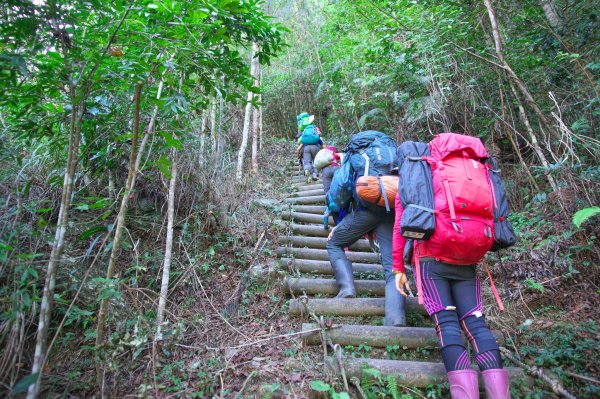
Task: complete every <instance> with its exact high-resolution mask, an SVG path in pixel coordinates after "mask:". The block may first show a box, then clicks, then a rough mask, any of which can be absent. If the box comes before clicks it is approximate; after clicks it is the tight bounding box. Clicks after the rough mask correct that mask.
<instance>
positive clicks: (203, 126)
mask: <svg viewBox="0 0 600 399" xmlns="http://www.w3.org/2000/svg"><path fill="white" fill-rule="evenodd" d="M207 121H208V115H207V112H206V111H203V112H202V122H201V123H200V154H199V156H198V163H199V164H200V165H203V164H204V147H205V145H206V122H207Z"/></svg>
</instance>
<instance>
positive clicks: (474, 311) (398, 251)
mask: <svg viewBox="0 0 600 399" xmlns="http://www.w3.org/2000/svg"><path fill="white" fill-rule="evenodd" d="M488 158H490V157H489V156H488V154H487V152H486V150H485V147H484V146H483V144H482V143H481V141H480V140H479V139H478V138H474V137H469V136H462V135H457V134H452V133H442V134H440V135H438V136H436V137H435V138H434V139H433V140H432V142H430V143H429V144H425V143H414V142H405V143H403V144H402V145H401V146H400V147H399V148H398V162H399V164H400V167H399V169H400V172H399V175H400V177H399V180H400V183H399V190H398V195H397V197H396V205H395V210H396V215H395V226H394V236H393V258H394V266H393V273H394V274H395V280H396V287H397V289H398V291H399V292H400V294H401V295H402V296H403V297H406V296H407V291H408V292H409V293H411V292H410V287H409V284H408V280H407V278H406V274H405V266H404V263H405V262H407V263H411V264H412V265H413V274H414V279H415V282H416V284H417V294H418V297H419V303H423V304H424V306H425V309H426V310H427V313H428V314H429V316H430V317H431V319H432V320H433V322H434V324H435V328H436V332H437V335H438V339H439V343H440V350H441V355H442V360H443V362H444V366H445V368H446V372H447V375H448V380H449V383H450V393H451V395H452V398H453V399H475V398H479V387H478V377H477V371H475V370H471V369H470V368H469V355H468V353H467V351H466V349H465V345H464V343H463V339H462V336H461V329H462V330H463V331H464V332H465V335H466V336H467V338H468V339H469V341H470V343H471V345H472V347H473V351H474V354H475V360H476V362H477V364H478V366H479V368H480V370H481V371H482V375H483V382H484V384H485V389H486V392H487V397H488V398H493V399H507V398H508V399H509V398H510V390H509V382H508V374H507V372H506V370H504V369H503V367H502V358H501V357H500V350H499V347H498V344H497V343H496V339H495V337H494V336H493V335H492V333H491V331H490V329H489V328H488V326H487V325H486V322H485V318H484V314H483V306H482V299H481V282H480V280H479V278H478V277H477V273H476V266H477V264H478V263H479V262H480V261H481V259H482V258H483V255H485V253H486V252H487V251H488V250H490V249H491V248H492V246H494V245H499V246H500V247H506V246H510V245H512V244H511V243H507V244H505V245H503V244H502V243H500V244H499V243H498V242H495V241H494V240H495V239H496V241H498V239H500V236H502V235H503V234H504V233H506V232H507V229H508V228H510V233H512V227H510V225H509V224H508V222H507V221H505V220H504V219H505V218H504V217H503V216H498V215H497V213H496V212H497V211H498V212H501V211H504V212H505V213H506V215H507V212H508V208H507V203H506V198H502V196H504V197H505V194H504V189H503V187H502V186H501V184H500V183H499V175H498V176H493V173H492V172H494V171H493V168H492V167H491V165H490V166H488V163H487V159H488ZM488 171H489V172H488ZM497 172H499V171H497ZM494 173H495V172H494ZM495 179H496V180H497V181H498V184H496V183H495V182H492V181H494V180H495ZM459 204H460V205H459ZM498 204H500V206H498ZM455 205H456V206H455ZM499 208H503V210H502V209H500V210H499ZM493 229H494V230H495V236H496V238H494V233H493ZM407 237H408V241H407ZM514 239H515V237H514V234H513V236H512V238H510V239H508V241H511V242H512V243H514ZM490 278H491V276H490ZM411 294H412V293H411ZM497 299H498V301H499V305H500V307H501V309H503V307H502V305H501V301H500V300H499V297H497Z"/></svg>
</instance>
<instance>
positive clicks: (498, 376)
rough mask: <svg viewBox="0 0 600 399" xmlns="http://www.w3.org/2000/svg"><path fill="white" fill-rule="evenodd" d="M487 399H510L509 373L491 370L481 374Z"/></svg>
mask: <svg viewBox="0 0 600 399" xmlns="http://www.w3.org/2000/svg"><path fill="white" fill-rule="evenodd" d="M481 375H482V376H483V385H484V386H485V397H486V398H487V399H510V387H509V385H508V373H507V372H506V370H504V369H489V370H483V371H482V372H481Z"/></svg>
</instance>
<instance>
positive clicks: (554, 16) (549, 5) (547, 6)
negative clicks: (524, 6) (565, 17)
mask: <svg viewBox="0 0 600 399" xmlns="http://www.w3.org/2000/svg"><path fill="white" fill-rule="evenodd" d="M540 3H541V5H542V9H543V10H544V14H545V15H546V19H547V20H548V23H549V24H550V26H551V27H552V29H554V30H556V31H561V30H562V28H563V21H562V18H561V17H560V16H559V15H558V13H557V12H556V7H555V6H554V0H540Z"/></svg>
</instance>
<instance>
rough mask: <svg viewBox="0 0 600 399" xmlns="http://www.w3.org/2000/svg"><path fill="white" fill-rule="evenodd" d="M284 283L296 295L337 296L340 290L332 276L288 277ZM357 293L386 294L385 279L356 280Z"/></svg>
mask: <svg viewBox="0 0 600 399" xmlns="http://www.w3.org/2000/svg"><path fill="white" fill-rule="evenodd" d="M284 284H285V285H286V287H287V291H286V292H287V293H288V294H289V293H290V291H291V292H293V293H294V294H295V295H302V294H303V293H306V295H317V294H321V295H328V296H335V295H337V293H338V292H339V288H338V285H337V284H336V282H335V280H333V279H330V278H296V277H286V278H285V280H284ZM354 287H355V288H356V294H357V295H371V296H376V297H384V296H385V282H384V281H383V280H354Z"/></svg>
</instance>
